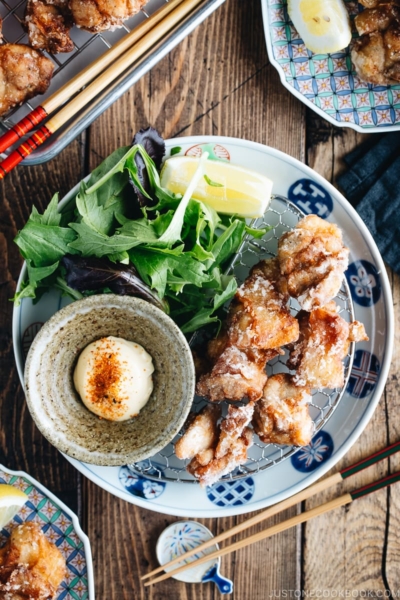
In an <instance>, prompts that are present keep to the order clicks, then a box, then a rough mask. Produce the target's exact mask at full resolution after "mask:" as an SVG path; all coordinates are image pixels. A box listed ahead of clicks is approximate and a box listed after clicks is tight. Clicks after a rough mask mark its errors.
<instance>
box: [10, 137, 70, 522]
mask: <svg viewBox="0 0 400 600" xmlns="http://www.w3.org/2000/svg"><path fill="white" fill-rule="evenodd" d="M80 177H81V144H80V143H79V142H78V141H76V142H74V143H73V144H71V145H70V146H69V147H68V148H67V149H66V150H64V151H63V152H62V153H61V154H60V156H59V157H57V158H56V159H55V160H53V161H52V162H50V163H48V164H46V165H43V166H37V167H30V168H26V167H23V166H20V167H18V168H17V169H16V170H15V171H13V172H12V173H11V174H10V175H9V176H8V177H7V178H6V179H5V180H3V181H2V182H1V185H0V257H1V259H0V304H1V313H0V360H1V371H0V423H1V429H0V462H1V463H2V464H4V465H5V466H7V467H9V468H11V469H22V470H25V471H27V472H28V473H30V474H31V475H32V476H33V477H36V478H37V479H38V480H39V481H41V482H42V483H43V484H44V485H46V486H48V487H49V489H51V491H53V492H54V493H55V494H57V496H59V498H61V499H62V500H64V501H65V502H66V504H68V505H69V506H71V508H72V509H73V510H78V508H79V509H80V507H79V506H78V495H77V485H78V482H79V481H80V476H78V474H77V472H76V470H75V469H74V468H73V467H71V466H70V465H69V463H68V462H67V461H66V460H65V459H64V458H63V457H62V456H61V454H60V453H59V452H58V451H57V450H56V449H55V448H54V447H53V446H52V445H51V444H49V443H48V442H47V441H46V440H45V438H44V437H43V436H42V435H41V434H40V433H39V431H38V429H37V428H36V426H35V425H34V423H33V421H32V419H31V416H30V414H29V411H28V409H27V407H26V403H25V398H24V393H23V390H22V388H21V385H20V382H19V379H18V375H17V369H16V365H15V361H14V353H13V347H12V332H11V321H12V310H13V304H12V302H10V301H9V300H10V298H12V297H13V296H14V293H15V287H16V282H17V279H18V276H19V272H20V269H21V266H22V258H21V256H20V254H19V250H18V247H17V246H16V245H15V244H14V243H13V238H14V237H15V235H16V233H17V231H18V230H19V229H21V228H22V227H23V225H24V224H25V222H26V221H27V219H28V217H29V214H30V212H31V209H32V206H33V205H35V206H36V207H37V208H38V209H39V210H43V209H44V208H45V206H46V205H47V204H48V202H49V200H50V198H51V197H52V195H53V194H54V193H55V192H56V191H57V190H59V191H60V194H61V197H62V196H63V195H64V194H65V193H66V192H67V191H68V190H69V189H70V188H71V187H72V186H73V185H75V184H76V183H77V181H79V179H80Z"/></svg>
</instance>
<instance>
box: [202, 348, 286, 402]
mask: <svg viewBox="0 0 400 600" xmlns="http://www.w3.org/2000/svg"><path fill="white" fill-rule="evenodd" d="M279 353H280V352H279V351H277V350H257V349H254V350H253V349H250V350H239V348H237V347H236V346H228V347H227V348H226V349H225V350H224V351H223V353H222V354H221V356H220V357H219V358H218V360H217V361H216V363H215V365H214V366H213V368H212V370H211V372H210V373H208V374H206V375H202V376H201V377H200V380H199V382H198V384H197V387H196V393H197V394H199V396H203V397H204V398H208V399H209V400H211V401H212V402H220V401H221V400H225V399H228V400H233V401H235V400H236V401H237V400H242V399H243V398H244V397H247V398H249V400H251V401H256V400H258V399H259V398H260V397H261V394H262V390H263V387H264V385H265V382H266V381H267V373H266V371H265V367H266V364H267V362H268V361H269V360H272V359H273V358H275V356H277V355H278V354H279ZM282 354H283V353H282Z"/></svg>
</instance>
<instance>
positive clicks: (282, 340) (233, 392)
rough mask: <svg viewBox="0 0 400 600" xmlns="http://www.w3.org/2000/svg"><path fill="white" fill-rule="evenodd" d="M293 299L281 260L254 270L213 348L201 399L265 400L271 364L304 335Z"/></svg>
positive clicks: (200, 388)
mask: <svg viewBox="0 0 400 600" xmlns="http://www.w3.org/2000/svg"><path fill="white" fill-rule="evenodd" d="M288 300H289V296H288V294H287V291H286V281H285V279H284V278H283V277H282V275H281V273H280V270H279V265H278V262H277V259H270V260H263V261H260V262H259V263H258V264H257V265H255V266H254V267H253V268H252V270H251V272H250V275H249V277H248V278H247V279H246V280H245V282H244V283H243V285H241V286H240V288H239V289H238V291H237V293H236V295H235V298H234V300H233V301H232V303H231V306H230V308H229V313H228V317H227V320H226V323H225V325H224V328H223V330H222V331H221V333H220V335H219V336H218V337H217V338H216V339H215V340H211V341H210V343H209V344H208V357H209V358H210V360H211V361H213V363H214V366H213V367H212V369H211V372H209V373H208V374H205V375H202V376H201V377H200V380H199V382H198V384H197V393H198V394H199V395H201V396H204V397H206V398H209V399H210V400H212V401H214V402H215V401H221V400H224V399H228V400H241V399H242V398H244V397H245V396H246V397H248V398H249V400H251V401H256V400H258V399H259V398H260V397H261V394H262V390H263V387H264V385H265V382H266V381H267V375H266V373H265V366H266V363H267V361H268V360H271V359H272V358H274V357H275V356H277V355H278V354H279V353H280V350H279V347H280V346H283V345H285V344H289V343H290V342H293V341H295V340H297V338H298V335H299V328H298V323H297V320H296V319H295V318H294V317H292V315H291V314H290V312H289V310H288V308H287V303H288Z"/></svg>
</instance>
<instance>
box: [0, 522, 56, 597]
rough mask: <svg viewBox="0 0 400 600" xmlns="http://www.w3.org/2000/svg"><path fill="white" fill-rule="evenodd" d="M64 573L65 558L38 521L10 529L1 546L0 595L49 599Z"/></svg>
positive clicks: (53, 595) (53, 594)
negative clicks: (48, 538)
mask: <svg viewBox="0 0 400 600" xmlns="http://www.w3.org/2000/svg"><path fill="white" fill-rule="evenodd" d="M65 576H66V565H65V559H64V557H63V556H62V554H61V552H60V550H59V549H58V548H57V547H56V546H55V545H54V544H52V543H51V542H49V541H48V540H47V538H46V536H45V535H44V533H43V531H42V530H41V528H40V526H39V525H38V524H37V523H29V522H27V523H23V524H22V525H19V526H18V527H16V528H15V529H13V530H12V532H11V535H10V537H9V539H8V540H7V543H6V545H5V546H4V547H3V548H1V550H0V597H1V598H4V599H5V600H6V599H7V600H23V599H26V600H51V599H52V598H55V593H56V591H57V588H58V586H59V585H60V583H61V582H62V580H63V579H64V577H65Z"/></svg>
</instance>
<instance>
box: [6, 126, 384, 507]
mask: <svg viewBox="0 0 400 600" xmlns="http://www.w3.org/2000/svg"><path fill="white" fill-rule="evenodd" d="M165 142H166V148H167V150H168V149H170V148H172V147H174V146H179V145H180V144H183V145H184V146H185V147H187V146H189V147H191V146H195V145H198V144H205V143H214V144H222V145H223V144H225V145H227V146H228V147H229V146H236V147H240V148H241V149H242V150H245V149H246V148H249V149H251V148H252V149H254V150H258V151H259V152H261V153H264V154H265V155H270V156H273V157H275V158H277V159H278V160H280V161H283V162H284V163H287V164H289V165H290V166H292V167H293V168H295V169H298V170H300V171H302V172H303V173H304V175H305V176H307V175H308V176H309V177H310V178H311V179H313V180H314V181H316V182H317V183H319V184H320V185H322V186H323V187H324V188H325V189H326V190H327V191H328V192H329V193H330V194H331V195H332V197H333V200H336V201H338V202H339V204H340V205H341V207H342V209H343V210H344V211H346V212H347V213H348V214H349V216H350V217H351V219H352V221H353V222H354V224H355V226H356V227H357V229H358V231H359V233H360V235H361V236H362V237H363V238H364V240H365V243H366V245H367V246H368V249H369V251H370V253H371V256H372V258H373V260H374V261H375V265H376V267H377V270H378V272H379V274H380V277H381V283H382V292H383V294H382V296H383V301H384V307H385V313H386V323H385V326H386V330H387V335H386V338H385V344H384V350H383V357H384V358H383V360H382V367H381V371H380V374H379V380H378V382H377V385H376V387H375V389H374V391H373V393H372V395H371V399H370V400H369V402H368V405H367V407H366V408H365V411H364V413H363V415H362V417H361V418H360V419H359V420H358V421H357V423H356V425H355V426H354V427H353V429H352V430H351V432H350V433H349V434H348V436H347V439H346V440H345V441H344V442H343V443H342V445H341V446H340V447H339V448H338V449H337V450H335V451H334V452H333V454H332V456H331V457H330V458H329V459H327V460H326V461H325V462H323V463H322V464H321V466H319V467H318V468H317V469H315V470H314V471H312V472H310V473H309V474H308V475H306V476H305V477H303V478H302V479H301V480H300V481H298V482H297V483H295V484H292V485H289V486H288V487H287V488H285V489H284V490H282V491H280V492H277V493H276V494H274V495H271V496H269V497H268V498H263V499H260V500H258V501H256V502H252V503H250V504H242V505H235V506H231V507H227V508H222V507H218V512H217V511H216V507H215V506H213V507H212V508H211V509H210V508H206V509H197V508H196V509H190V508H185V509H184V510H183V509H181V508H174V507H171V506H165V505H162V506H160V505H159V504H152V503H151V502H149V501H148V500H146V499H142V498H140V497H138V496H134V497H133V496H131V495H129V493H128V492H126V491H125V490H123V489H122V488H121V489H119V488H116V487H115V486H114V485H113V484H111V483H109V482H108V481H106V480H105V479H103V478H102V477H100V476H99V475H97V474H96V473H94V472H92V471H91V470H90V469H89V466H87V465H86V464H85V463H80V462H79V461H76V460H75V459H73V458H70V457H68V456H65V455H64V456H65V458H66V459H67V460H68V461H69V462H70V463H71V464H72V465H74V466H75V467H76V468H77V469H78V470H79V471H80V472H81V473H83V474H84V475H85V476H86V477H87V478H88V479H90V480H91V481H93V483H96V484H97V485H99V486H100V487H101V488H103V489H105V490H106V491H108V492H110V493H111V494H113V495H114V496H117V497H119V498H121V499H122V500H126V501H128V502H130V503H131V504H135V505H137V506H140V507H142V508H146V509H148V510H153V511H155V512H160V513H162V514H168V515H173V516H177V517H186V518H187V517H190V518H192V517H194V518H207V517H210V516H211V513H212V517H213V518H215V517H217V518H218V517H226V516H234V515H239V514H244V513H247V512H252V511H255V510H260V509H261V508H265V507H267V506H270V505H271V504H275V503H277V502H280V501H282V500H283V499H286V498H288V497H290V496H292V495H294V494H296V493H297V492H299V491H301V490H303V489H304V488H306V487H308V486H309V485H311V484H312V483H314V482H315V481H316V480H318V479H320V478H321V477H322V476H323V475H324V474H325V473H326V472H327V471H328V470H329V469H331V468H332V467H333V466H334V465H335V464H336V463H337V462H338V461H339V460H340V459H341V458H342V457H343V456H344V455H345V454H346V453H347V452H348V450H349V449H350V448H351V446H352V445H353V444H354V443H355V442H356V441H357V439H358V438H359V436H360V435H361V433H362V432H363V431H364V429H365V427H366V426H367V424H368V422H369V421H370V419H371V417H372V415H373V413H374V411H375V409H376V406H377V404H378V402H379V400H380V397H381V395H382V392H383V389H384V386H385V384H386V380H387V377H388V373H389V369H390V364H391V357H392V353H393V342H394V313H393V302H392V293H391V288H390V284H389V279H388V275H387V273H386V268H385V265H384V263H383V259H382V257H381V255H380V252H379V250H378V248H377V246H376V244H375V241H374V240H373V237H372V235H371V234H370V232H369V230H368V229H367V227H366V225H365V224H364V222H363V221H362V219H361V217H360V216H359V215H358V213H357V212H356V211H355V209H354V208H353V207H352V206H351V204H350V203H349V202H348V201H347V200H346V199H345V197H344V196H343V195H342V194H341V193H340V192H339V190H337V189H336V188H335V187H334V186H333V185H332V184H331V183H330V182H329V181H327V180H326V179H324V177H322V176H321V175H319V173H317V172H316V171H314V170H313V169H311V168H310V167H309V166H307V165H305V164H304V163H302V162H301V161H299V160H297V159H296V158H293V157H292V156H290V155H289V154H286V153H285V152H282V151H280V150H276V149H275V148H272V147H271V146H267V145H265V144H261V143H258V142H253V141H249V140H245V139H242V138H234V137H227V136H212V135H209V136H207V135H204V136H188V137H177V138H172V139H168V140H165ZM78 185H79V184H77V185H76V186H74V187H73V188H72V189H71V190H70V192H68V193H67V194H66V195H65V196H64V198H63V199H62V200H61V202H62V203H67V202H68V201H69V200H70V199H71V197H72V195H73V193H74V191H75V190H77V189H78ZM25 269H26V266H25V265H24V266H23V268H22V269H21V273H20V277H19V279H18V285H20V283H21V281H22V279H23V276H24V273H25ZM17 313H18V311H16V310H14V311H13V325H12V330H13V340H17V335H18V318H17ZM14 356H15V360H16V363H17V370H18V374H19V376H20V381H21V383H22V382H23V375H21V374H23V368H22V365H21V352H20V347H19V346H17V344H14ZM22 385H23V383H22ZM285 462H286V461H284V463H283V464H285ZM106 468H107V467H106ZM114 468H115V467H114ZM273 468H277V467H273ZM267 471H270V469H268V470H267ZM254 477H257V475H254ZM259 477H262V474H260V475H259ZM168 485H169V486H172V485H174V486H182V485H183V484H179V483H178V484H176V483H175V484H174V483H172V482H169V483H168ZM185 487H186V486H185Z"/></svg>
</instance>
